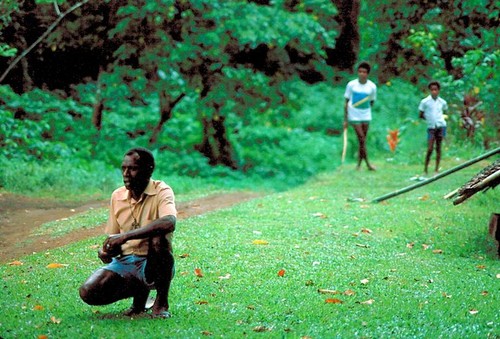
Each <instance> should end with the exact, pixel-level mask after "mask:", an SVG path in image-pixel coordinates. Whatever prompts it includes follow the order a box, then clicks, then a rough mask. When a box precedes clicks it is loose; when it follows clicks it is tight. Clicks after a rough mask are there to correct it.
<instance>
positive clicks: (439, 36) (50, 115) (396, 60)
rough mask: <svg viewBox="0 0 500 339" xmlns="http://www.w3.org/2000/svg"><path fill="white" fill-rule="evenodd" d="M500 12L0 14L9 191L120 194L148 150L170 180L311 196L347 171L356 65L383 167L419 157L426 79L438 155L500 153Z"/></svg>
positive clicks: (183, 4) (217, 9) (271, 8)
mask: <svg viewBox="0 0 500 339" xmlns="http://www.w3.org/2000/svg"><path fill="white" fill-rule="evenodd" d="M499 17H500V7H499V3H498V2H497V1H495V0H468V1H458V0H446V1H445V0H426V1H414V0H410V1H401V0H382V1H377V2H376V3H374V2H370V1H361V0H331V1H328V0H253V1H252V0H246V1H242V0H235V1H226V0H143V1H139V0H124V1H110V0H105V1H92V0H83V1H66V0H54V1H52V0H37V1H35V0H24V1H22V0H21V1H10V0H7V1H2V2H0V29H1V30H0V73H1V75H0V146H1V147H0V167H1V168H2V170H1V171H0V188H1V187H3V188H4V189H6V190H8V191H13V192H21V193H27V192H30V193H37V192H44V194H46V193H47V192H51V191H52V192H54V194H61V193H64V192H65V191H78V190H85V191H87V192H89V193H92V192H93V191H107V192H108V193H109V190H111V189H112V188H113V187H114V185H115V183H116V180H117V178H119V171H118V168H119V165H120V162H121V159H122V155H123V153H124V152H125V151H126V150H127V149H128V148H130V147H132V146H136V145H140V146H145V147H149V148H151V149H152V150H154V152H155V154H156V157H157V161H158V166H157V168H158V170H157V173H158V172H159V173H160V175H163V176H180V177H186V176H187V177H195V178H210V179H214V178H217V179H218V180H220V181H219V182H227V183H235V182H240V181H241V178H250V179H251V180H250V182H251V183H252V184H255V185H256V184H257V183H259V182H263V181H267V182H272V183H273V184H272V185H274V186H275V187H276V188H278V189H279V188H284V187H286V186H289V185H294V184H298V183H301V182H303V181H305V180H307V179H308V178H309V177H311V176H312V175H315V174H317V173H320V172H323V171H328V170H332V169H333V168H335V167H337V166H339V164H340V158H341V157H340V154H341V150H342V122H343V104H344V99H343V93H344V89H345V85H346V83H347V82H348V81H349V80H351V79H352V78H355V77H356V72H355V70H356V66H357V64H358V63H359V62H360V61H361V60H367V61H369V62H370V63H371V64H372V65H373V68H372V72H371V74H370V79H372V80H373V81H374V82H375V83H376V84H377V85H378V89H379V92H378V98H377V101H376V103H375V106H374V120H373V123H372V124H371V127H370V128H371V132H370V134H369V141H368V144H369V151H370V155H371V156H372V157H373V158H375V159H376V161H377V160H378V161H382V160H383V161H387V160H390V161H394V162H399V163H411V164H415V163H422V162H423V153H424V152H425V145H426V140H425V129H426V127H425V124H424V123H423V122H422V121H419V120H418V103H419V101H420V100H421V99H422V98H423V97H425V96H427V92H426V87H427V83H428V82H429V81H430V80H431V79H436V80H439V81H440V82H441V84H442V91H441V96H442V97H443V98H444V99H446V100H447V101H448V103H449V105H450V110H449V112H448V123H449V127H448V129H449V136H448V140H447V142H446V145H445V146H446V149H445V154H444V156H446V157H454V156H456V157H463V158H469V157H472V155H473V154H474V155H475V154H478V153H480V152H482V151H484V150H485V149H488V148H492V147H498V143H499V129H500V116H499V114H498V112H499V108H500V107H499V106H500V100H498V88H500V80H499V74H500V69H499V61H500V60H499V58H500V49H499V37H500V29H499V21H500V20H499ZM396 130H397V133H396V134H394V133H393V134H392V135H393V136H394V135H397V138H394V137H393V138H391V137H390V134H389V132H390V131H396ZM356 150H357V144H356V141H355V137H354V133H352V132H351V133H349V147H348V161H349V160H352V159H353V158H355V157H356ZM68 182H71V185H68ZM246 182H248V181H246Z"/></svg>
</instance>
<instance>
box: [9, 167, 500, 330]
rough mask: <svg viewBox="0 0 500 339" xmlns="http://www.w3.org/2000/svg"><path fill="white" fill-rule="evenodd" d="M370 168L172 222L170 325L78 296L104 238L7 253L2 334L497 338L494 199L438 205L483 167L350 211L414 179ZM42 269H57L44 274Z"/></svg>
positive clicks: (489, 195) (122, 305) (407, 170)
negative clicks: (14, 257) (11, 261)
mask: <svg viewBox="0 0 500 339" xmlns="http://www.w3.org/2000/svg"><path fill="white" fill-rule="evenodd" d="M455 164H456V163H455V161H454V160H449V161H448V162H446V166H447V167H451V166H453V165H455ZM379 168H380V170H379V171H377V172H375V173H373V172H365V171H361V172H358V171H355V170H354V166H348V167H345V168H343V170H339V171H335V172H333V173H328V174H323V175H321V176H318V177H315V178H314V179H313V180H311V181H310V182H308V183H307V185H304V186H301V187H298V188H296V189H294V190H291V191H288V192H280V193H276V194H270V195H268V196H265V197H262V198H259V199H256V200H253V201H250V202H246V203H243V204H239V205H237V206H236V207H233V208H230V209H225V210H221V211H215V212H213V213H210V214H206V215H201V216H198V217H193V218H188V219H184V220H183V221H182V222H179V227H178V229H177V230H176V235H175V237H174V243H173V247H174V253H175V258H176V275H175V278H174V279H173V282H172V288H171V290H170V307H171V312H172V313H173V317H172V318H171V319H167V320H152V319H150V318H149V316H142V317H134V318H133V319H130V318H127V317H124V316H122V315H121V312H123V311H124V310H125V309H126V308H128V307H129V306H130V303H131V300H130V299H128V300H124V301H120V302H117V303H115V304H112V305H107V306H88V305H86V304H84V303H83V302H81V301H80V300H79V298H78V288H79V286H80V285H81V283H82V282H83V281H85V279H86V278H87V277H88V276H89V275H90V274H91V273H92V272H93V271H94V270H96V269H97V268H99V267H100V266H101V265H102V264H101V263H100V262H99V260H98V259H97V257H96V247H97V246H99V245H100V244H102V241H103V239H104V236H101V237H95V238H91V239H87V240H84V241H81V242H78V243H74V244H71V245H69V246H65V247H63V248H58V249H53V250H51V251H48V252H44V253H38V254H35V255H30V256H27V257H24V258H18V260H19V261H20V262H22V263H23V265H17V266H16V265H5V264H4V265H1V266H0V276H1V281H2V296H3V297H4V298H5V299H6V300H9V302H8V303H5V305H3V309H2V315H3V318H2V327H1V328H2V336H3V337H5V338H16V337H38V336H41V335H47V336H48V337H56V338H60V337H71V336H75V335H78V336H80V337H88V336H92V337H107V336H109V335H110V333H113V335H114V336H116V337H130V336H137V335H139V336H147V337H169V338H199V337H204V336H207V335H211V336H213V337H219V336H225V337H231V338H233V337H250V338H257V337H259V338H260V337H262V336H266V337H273V338H274V337H291V338H299V337H306V336H307V337H312V338H326V337H342V338H351V337H352V338H354V337H373V338H378V337H386V336H388V335H389V334H390V336H392V337H405V338H406V337H416V338H423V337H425V338H427V337H429V338H431V337H432V338H434V337H440V336H443V337H444V336H445V337H464V338H470V337H495V336H498V335H500V332H499V329H498V327H497V326H496V325H495V324H496V323H497V321H496V320H497V317H498V308H497V307H496V306H497V305H498V303H499V302H500V296H499V295H498V293H497V286H498V280H499V279H498V274H499V273H500V271H499V269H500V266H499V264H498V258H497V256H496V253H495V251H494V245H493V240H492V239H489V238H487V222H488V218H489V214H490V213H491V211H493V210H494V208H495V207H496V205H497V204H496V200H495V198H496V196H495V194H496V192H486V194H481V195H479V196H474V197H473V198H471V199H470V200H469V201H467V202H465V203H464V204H463V205H459V206H455V207H453V206H452V204H451V201H448V200H443V199H442V196H443V195H444V194H446V193H448V192H449V191H450V190H451V189H453V188H455V187H458V186H460V185H461V184H463V182H464V181H465V180H467V179H468V178H470V176H471V175H472V174H473V173H475V171H476V170H478V169H479V168H480V166H476V167H475V168H469V169H466V170H464V171H461V172H459V173H457V174H455V175H453V176H449V177H447V178H443V179H442V180H439V181H436V182H434V183H432V184H431V185H429V186H425V187H422V188H420V189H418V190H415V191H412V192H408V193H407V194H405V195H402V196H399V197H395V198H393V199H392V200H389V201H387V203H384V204H367V203H363V202H362V203H355V202H350V201H349V200H348V199H349V198H353V197H357V198H364V199H370V198H373V197H375V196H379V195H381V194H384V193H387V191H390V190H394V189H397V188H400V187H402V186H406V185H407V184H408V183H409V180H408V179H409V177H410V176H411V175H412V174H411V173H415V172H418V167H416V166H402V165H399V164H390V163H384V164H381V165H380V166H379ZM421 197H426V198H421ZM254 240H266V241H267V242H268V244H267V245H255V244H253V241H254ZM50 263H59V264H63V266H62V267H61V268H55V269H50V268H47V265H49V264H50ZM64 265H67V266H64ZM196 268H198V269H200V270H201V272H202V274H203V277H197V276H196V275H195V274H194V270H195V269H196ZM280 270H284V274H283V276H279V275H278V272H279V271H280ZM320 289H324V290H330V291H332V292H333V293H336V294H333V293H327V294H322V293H319V291H318V290H320ZM152 295H154V292H153V293H152ZM327 299H337V300H338V301H337V303H328V302H326V301H327ZM261 331H263V332H262V333H261Z"/></svg>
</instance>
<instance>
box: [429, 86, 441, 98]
mask: <svg viewBox="0 0 500 339" xmlns="http://www.w3.org/2000/svg"><path fill="white" fill-rule="evenodd" d="M429 90H430V91H431V96H432V98H433V99H436V98H437V97H438V95H439V87H438V86H436V85H432V86H431V87H430V88H429Z"/></svg>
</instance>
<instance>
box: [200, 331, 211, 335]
mask: <svg viewBox="0 0 500 339" xmlns="http://www.w3.org/2000/svg"><path fill="white" fill-rule="evenodd" d="M201 334H203V335H206V336H211V335H212V332H210V331H201Z"/></svg>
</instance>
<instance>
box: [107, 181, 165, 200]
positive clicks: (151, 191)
mask: <svg viewBox="0 0 500 339" xmlns="http://www.w3.org/2000/svg"><path fill="white" fill-rule="evenodd" d="M144 194H146V195H155V194H156V190H155V187H154V183H153V180H151V179H149V183H148V185H147V186H146V189H145V190H144V192H143V193H142V195H144ZM142 195H141V196H142ZM116 198H117V199H118V200H129V199H130V192H129V190H128V189H126V188H125V186H122V187H121V189H120V192H119V193H118V194H117V197H116ZM139 200H140V199H139Z"/></svg>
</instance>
